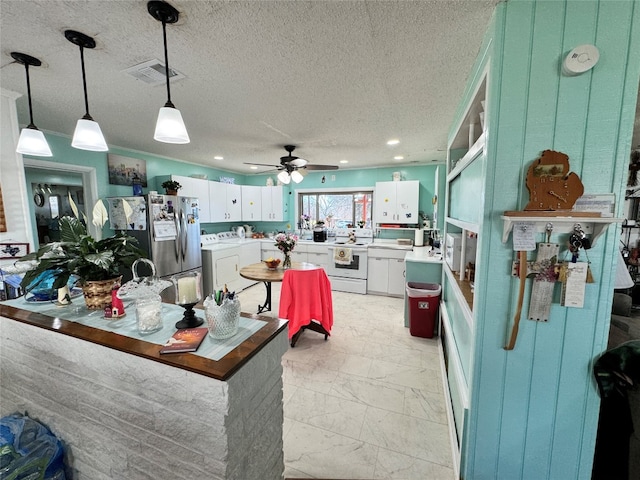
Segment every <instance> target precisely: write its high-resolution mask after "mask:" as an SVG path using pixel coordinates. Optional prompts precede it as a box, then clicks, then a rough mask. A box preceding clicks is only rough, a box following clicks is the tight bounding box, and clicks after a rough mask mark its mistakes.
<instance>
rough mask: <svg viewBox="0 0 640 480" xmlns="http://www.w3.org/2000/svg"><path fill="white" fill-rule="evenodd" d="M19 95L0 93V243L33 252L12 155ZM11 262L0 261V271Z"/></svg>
mask: <svg viewBox="0 0 640 480" xmlns="http://www.w3.org/2000/svg"><path fill="white" fill-rule="evenodd" d="M19 97H20V94H18V93H15V92H11V91H9V90H5V89H1V90H0V101H1V103H0V135H1V136H0V184H1V185H2V200H3V202H4V214H5V217H6V221H7V231H6V232H0V242H2V243H10V242H20V243H28V244H29V251H32V250H33V245H34V244H33V235H32V230H31V217H30V215H29V208H28V206H27V204H26V199H27V190H26V182H25V175H24V166H23V160H22V155H20V154H19V153H16V145H17V144H18V137H19V134H20V133H19V125H18V116H17V113H16V99H17V98H19ZM11 263H13V260H0V267H2V266H3V265H6V264H11Z"/></svg>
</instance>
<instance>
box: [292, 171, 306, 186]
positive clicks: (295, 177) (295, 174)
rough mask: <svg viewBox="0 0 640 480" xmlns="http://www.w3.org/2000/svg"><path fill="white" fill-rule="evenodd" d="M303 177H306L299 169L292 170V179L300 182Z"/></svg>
mask: <svg viewBox="0 0 640 480" xmlns="http://www.w3.org/2000/svg"><path fill="white" fill-rule="evenodd" d="M303 179H304V177H303V176H302V174H301V173H300V172H299V171H297V170H294V171H293V172H291V180H293V181H294V182H296V183H300V182H301V181H302V180H303Z"/></svg>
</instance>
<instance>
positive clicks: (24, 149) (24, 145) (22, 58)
mask: <svg viewBox="0 0 640 480" xmlns="http://www.w3.org/2000/svg"><path fill="white" fill-rule="evenodd" d="M11 56H12V57H13V59H14V60H15V61H16V62H18V63H20V64H22V65H24V69H25V72H26V75H27V99H28V101H29V125H28V126H26V127H25V128H23V129H22V131H21V132H20V138H19V139H18V146H17V148H16V152H18V153H21V154H23V155H33V156H36V157H53V154H52V153H51V148H49V144H48V143H47V139H46V138H44V133H42V132H41V131H40V130H38V127H36V126H35V125H34V123H33V108H32V106H31V81H30V79H29V66H30V65H31V66H33V67H39V66H40V65H42V62H41V61H40V60H38V59H37V58H35V57H32V56H31V55H27V54H26V53H20V52H11Z"/></svg>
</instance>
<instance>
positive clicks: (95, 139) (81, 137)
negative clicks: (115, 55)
mask: <svg viewBox="0 0 640 480" xmlns="http://www.w3.org/2000/svg"><path fill="white" fill-rule="evenodd" d="M64 36H65V38H66V39H67V40H69V41H70V42H71V43H73V44H74V45H77V46H78V47H79V48H80V66H81V67H82V87H83V89H84V109H85V114H84V116H83V117H82V118H81V119H80V120H78V123H77V124H76V129H75V131H74V132H73V139H72V140H71V146H72V147H74V148H78V149H80V150H89V151H92V152H106V151H108V150H109V147H107V142H106V141H105V139H104V135H102V130H101V129H100V125H98V123H97V122H96V121H95V120H93V118H92V117H91V115H90V114H89V97H88V95H87V75H86V73H85V70H84V49H85V48H96V42H95V40H94V39H93V38H91V37H90V36H88V35H85V34H84V33H80V32H77V31H75V30H65V32H64Z"/></svg>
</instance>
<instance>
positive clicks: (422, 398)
mask: <svg viewBox="0 0 640 480" xmlns="http://www.w3.org/2000/svg"><path fill="white" fill-rule="evenodd" d="M272 295H273V311H272V312H270V313H269V312H266V313H267V314H268V315H274V316H275V315H277V309H278V307H277V306H278V301H279V298H280V296H279V295H280V284H278V283H274V284H273V292H272ZM264 298H265V288H264V286H263V285H262V284H258V285H255V286H253V287H251V288H249V289H247V290H245V291H243V292H241V293H240V303H241V305H242V310H243V311H249V312H255V311H256V310H257V306H258V304H259V303H260V304H261V303H263V302H264ZM333 303H334V325H333V330H332V332H331V333H332V335H331V336H330V337H329V339H328V340H327V341H326V342H325V341H324V335H321V334H319V333H316V332H313V331H309V330H307V331H305V332H304V333H303V334H302V335H301V336H300V339H299V340H298V342H297V343H296V346H295V348H289V350H288V351H287V353H286V354H285V355H284V357H283V369H284V373H283V383H284V428H283V430H284V431H283V435H284V458H285V478H296V479H298V478H324V479H327V478H342V479H347V478H348V479H384V480H449V479H453V478H454V473H453V468H452V457H451V446H450V440H449V428H448V425H447V417H446V413H445V406H444V402H445V400H444V393H443V385H442V378H441V373H440V361H439V358H438V347H437V342H436V340H435V339H426V338H417V337H412V336H411V335H410V334H409V329H408V328H405V327H404V321H403V308H404V306H403V305H404V301H403V299H400V298H390V297H382V296H376V295H358V294H350V293H343V292H333Z"/></svg>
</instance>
